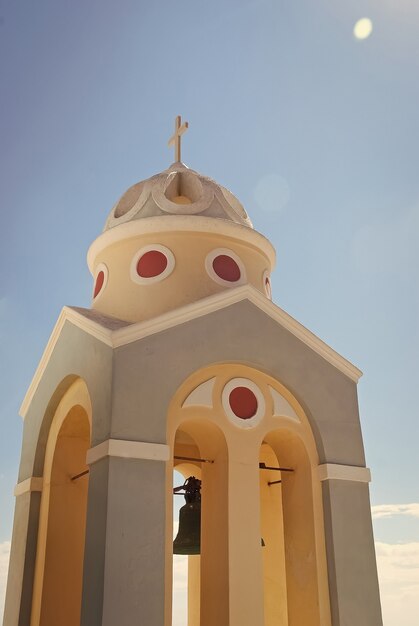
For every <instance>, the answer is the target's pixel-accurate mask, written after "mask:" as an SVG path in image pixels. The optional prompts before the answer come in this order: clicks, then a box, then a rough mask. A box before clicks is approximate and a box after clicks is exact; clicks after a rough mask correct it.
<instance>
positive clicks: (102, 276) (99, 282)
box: [93, 270, 105, 298]
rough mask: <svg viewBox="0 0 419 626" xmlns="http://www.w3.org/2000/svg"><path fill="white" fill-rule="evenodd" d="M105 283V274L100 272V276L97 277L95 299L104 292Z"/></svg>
mask: <svg viewBox="0 0 419 626" xmlns="http://www.w3.org/2000/svg"><path fill="white" fill-rule="evenodd" d="M104 282H105V272H104V271H103V270H100V272H98V275H97V276H96V282H95V289H94V291H93V297H94V298H96V296H97V295H99V293H100V292H101V291H102V287H103V283H104Z"/></svg>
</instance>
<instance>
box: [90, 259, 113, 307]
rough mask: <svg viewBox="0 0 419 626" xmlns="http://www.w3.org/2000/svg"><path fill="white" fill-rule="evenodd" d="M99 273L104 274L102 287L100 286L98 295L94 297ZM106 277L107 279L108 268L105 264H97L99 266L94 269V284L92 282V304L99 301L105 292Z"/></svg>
mask: <svg viewBox="0 0 419 626" xmlns="http://www.w3.org/2000/svg"><path fill="white" fill-rule="evenodd" d="M99 272H103V274H104V279H103V285H102V289H101V290H100V291H99V293H98V294H97V296H96V297H95V296H94V291H95V288H96V281H97V277H98V274H99ZM108 277H109V270H108V266H107V265H105V263H99V265H98V266H97V268H96V269H95V276H94V282H93V296H92V302H96V301H97V300H99V298H100V296H101V295H102V294H103V292H104V291H105V288H106V285H107V284H108Z"/></svg>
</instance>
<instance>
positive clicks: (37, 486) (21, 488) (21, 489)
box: [14, 476, 44, 496]
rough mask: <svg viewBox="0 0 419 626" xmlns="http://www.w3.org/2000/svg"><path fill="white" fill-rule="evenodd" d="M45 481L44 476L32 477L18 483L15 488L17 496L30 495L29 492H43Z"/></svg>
mask: <svg viewBox="0 0 419 626" xmlns="http://www.w3.org/2000/svg"><path fill="white" fill-rule="evenodd" d="M43 482H44V479H43V478H42V476H32V477H31V478H27V479H26V480H22V482H20V483H18V484H17V485H16V487H15V491H14V494H15V496H21V495H22V493H28V492H29V491H42V486H43Z"/></svg>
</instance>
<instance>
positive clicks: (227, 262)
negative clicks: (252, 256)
mask: <svg viewBox="0 0 419 626" xmlns="http://www.w3.org/2000/svg"><path fill="white" fill-rule="evenodd" d="M212 267H213V270H214V272H215V273H216V274H217V276H218V277H219V278H222V279H223V280H227V281H228V282H230V283H235V282H237V281H238V280H240V277H241V272H240V267H239V266H238V264H237V263H236V261H235V260H234V259H232V258H231V256H228V255H227V254H219V255H218V256H216V257H215V259H214V260H213V262H212Z"/></svg>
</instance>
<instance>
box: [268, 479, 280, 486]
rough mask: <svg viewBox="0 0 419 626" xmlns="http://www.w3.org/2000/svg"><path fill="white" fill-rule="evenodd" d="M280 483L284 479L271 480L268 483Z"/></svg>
mask: <svg viewBox="0 0 419 626" xmlns="http://www.w3.org/2000/svg"><path fill="white" fill-rule="evenodd" d="M278 483H282V480H270V481H269V482H268V485H269V487H270V486H271V485H277V484H278Z"/></svg>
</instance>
